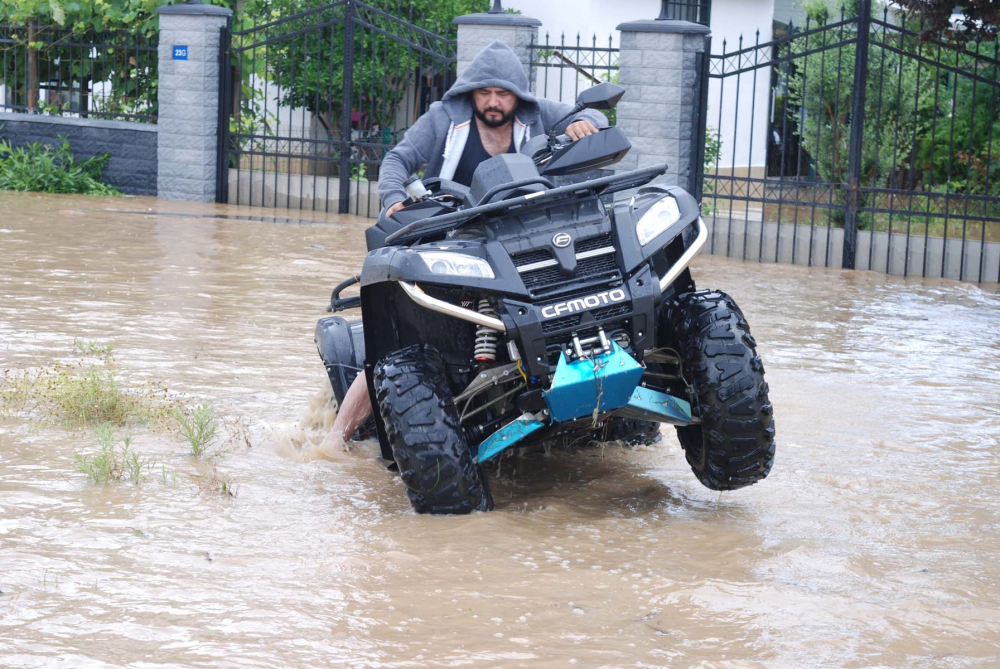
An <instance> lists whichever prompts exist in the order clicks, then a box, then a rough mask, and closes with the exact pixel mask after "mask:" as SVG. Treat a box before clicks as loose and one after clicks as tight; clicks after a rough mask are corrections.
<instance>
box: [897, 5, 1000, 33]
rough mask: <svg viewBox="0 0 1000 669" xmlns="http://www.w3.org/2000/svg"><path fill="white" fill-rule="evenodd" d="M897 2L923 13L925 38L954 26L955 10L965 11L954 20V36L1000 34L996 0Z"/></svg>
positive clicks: (999, 6) (998, 8)
mask: <svg viewBox="0 0 1000 669" xmlns="http://www.w3.org/2000/svg"><path fill="white" fill-rule="evenodd" d="M896 4H898V5H899V6H901V7H903V8H904V9H909V10H911V11H913V12H915V13H917V14H919V15H921V16H923V17H924V33H923V38H924V39H925V40H929V39H933V38H934V37H936V36H937V35H938V34H940V33H941V31H943V30H948V29H949V28H951V26H952V21H951V17H952V13H953V12H954V11H955V10H956V9H959V10H960V11H961V13H962V15H961V16H960V17H959V18H958V19H957V20H956V21H955V24H956V25H955V27H956V28H957V30H954V31H953V32H954V38H955V40H956V41H959V42H976V41H993V40H995V39H997V37H998V36H1000V3H998V2H997V0H961V1H960V2H956V0H896Z"/></svg>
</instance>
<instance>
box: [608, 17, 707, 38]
mask: <svg viewBox="0 0 1000 669" xmlns="http://www.w3.org/2000/svg"><path fill="white" fill-rule="evenodd" d="M618 30H622V31H630V32H637V33H680V34H683V35H708V34H709V33H711V32H712V31H711V30H709V29H708V26H703V25H701V24H700V23H692V22H691V21H678V20H675V19H643V20H641V21H629V22H628V23H622V24H619V25H618Z"/></svg>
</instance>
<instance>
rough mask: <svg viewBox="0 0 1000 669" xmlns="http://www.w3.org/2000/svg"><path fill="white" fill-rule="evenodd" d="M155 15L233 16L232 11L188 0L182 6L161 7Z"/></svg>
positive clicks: (198, 0)
mask: <svg viewBox="0 0 1000 669" xmlns="http://www.w3.org/2000/svg"><path fill="white" fill-rule="evenodd" d="M156 13H157V14H175V15H185V16H225V17H227V18H228V17H230V16H232V15H233V10H231V9H226V8H225V7H219V6H217V5H204V4H202V3H201V0H189V2H185V3H184V4H182V5H163V6H161V7H157V8H156Z"/></svg>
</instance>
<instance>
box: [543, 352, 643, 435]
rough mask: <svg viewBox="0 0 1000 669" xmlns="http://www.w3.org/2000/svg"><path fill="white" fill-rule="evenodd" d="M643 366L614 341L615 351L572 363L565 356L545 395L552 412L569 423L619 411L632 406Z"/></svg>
mask: <svg viewBox="0 0 1000 669" xmlns="http://www.w3.org/2000/svg"><path fill="white" fill-rule="evenodd" d="M643 372H644V370H643V367H642V365H640V364H639V363H638V362H636V360H635V358H633V357H632V356H630V355H629V354H628V353H626V352H625V351H623V350H622V349H621V347H620V346H618V344H617V343H615V342H614V341H612V342H611V352H610V353H605V354H604V355H598V356H594V357H592V358H580V359H579V360H574V361H573V362H569V361H568V360H567V359H566V354H565V353H560V354H559V363H558V365H556V373H555V376H553V378H552V387H551V388H550V389H549V390H548V391H547V392H546V393H545V402H546V403H547V404H548V406H549V413H550V414H551V415H552V419H553V420H556V421H568V420H574V419H576V418H582V417H584V416H590V415H593V414H594V413H595V412H597V413H601V412H604V411H611V410H612V409H617V408H618V407H620V406H623V405H625V404H627V403H628V401H629V398H631V396H632V392H633V391H634V390H635V387H636V386H637V385H638V384H639V380H640V379H641V378H642V375H643Z"/></svg>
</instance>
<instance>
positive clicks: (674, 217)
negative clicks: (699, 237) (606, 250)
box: [635, 195, 681, 246]
mask: <svg viewBox="0 0 1000 669" xmlns="http://www.w3.org/2000/svg"><path fill="white" fill-rule="evenodd" d="M679 220H681V210H680V209H679V208H678V207H677V200H675V199H674V198H673V197H671V196H670V195H667V196H666V197H663V198H661V199H660V200H659V201H658V202H657V203H656V204H654V205H653V206H652V207H650V208H649V209H648V210H647V211H646V213H645V214H643V215H642V218H640V219H639V223H638V224H637V225H636V226H635V234H637V235H638V236H639V243H640V244H642V245H643V246H645V245H646V244H648V243H649V242H651V241H653V240H654V239H656V237H657V235H659V234H660V233H661V232H663V231H664V230H666V229H667V228H669V227H670V226H671V225H673V224H674V223H676V222H677V221H679Z"/></svg>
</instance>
